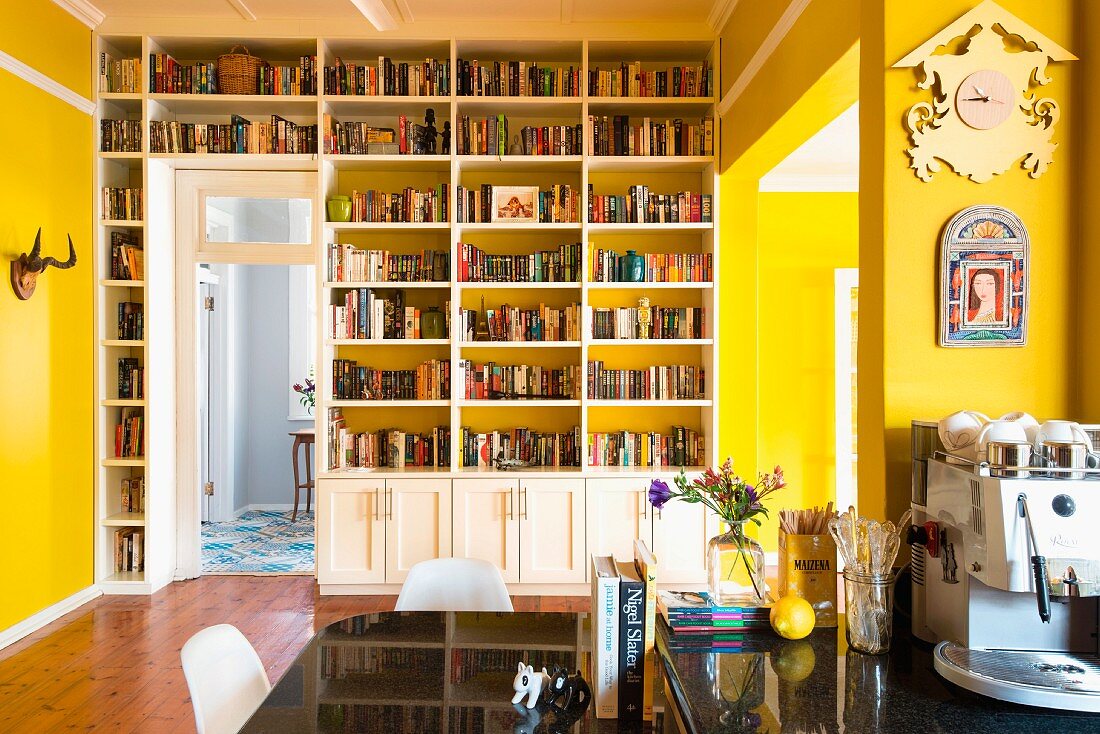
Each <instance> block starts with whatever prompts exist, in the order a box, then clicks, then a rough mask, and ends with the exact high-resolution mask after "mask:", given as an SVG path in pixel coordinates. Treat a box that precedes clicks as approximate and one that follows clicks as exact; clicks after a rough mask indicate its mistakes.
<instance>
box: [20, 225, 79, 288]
mask: <svg viewBox="0 0 1100 734" xmlns="http://www.w3.org/2000/svg"><path fill="white" fill-rule="evenodd" d="M41 251H42V228H41V227H39V228H38V234H36V235H35V236H34V247H32V248H31V251H30V252H29V253H26V252H24V253H23V254H22V255H20V256H19V259H18V260H13V261H12V264H11V287H12V290H14V291H15V295H16V296H18V297H19V298H20V299H21V300H24V301H25V300H27V299H28V298H30V297H31V295H33V294H34V287H35V286H36V285H37V284H38V276H39V275H41V274H42V273H44V272H46V268H48V267H50V266H51V265H53V266H54V267H55V268H58V269H59V270H68V269H69V268H71V267H72V266H73V265H76V248H74V247H73V238H72V237H71V236H69V259H68V260H66V261H65V262H59V261H58V260H57V258H53V257H42V255H41V254H40V253H41Z"/></svg>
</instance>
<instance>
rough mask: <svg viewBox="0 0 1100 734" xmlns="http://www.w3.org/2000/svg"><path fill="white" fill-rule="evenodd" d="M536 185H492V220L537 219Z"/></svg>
mask: <svg viewBox="0 0 1100 734" xmlns="http://www.w3.org/2000/svg"><path fill="white" fill-rule="evenodd" d="M538 201H539V187H538V186H494V187H493V218H492V221H494V222H535V221H538Z"/></svg>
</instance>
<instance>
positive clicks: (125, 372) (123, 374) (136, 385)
mask: <svg viewBox="0 0 1100 734" xmlns="http://www.w3.org/2000/svg"><path fill="white" fill-rule="evenodd" d="M118 397H119V399H120V400H142V399H144V398H145V371H144V370H142V369H141V361H140V360H138V358H137V357H119V360H118Z"/></svg>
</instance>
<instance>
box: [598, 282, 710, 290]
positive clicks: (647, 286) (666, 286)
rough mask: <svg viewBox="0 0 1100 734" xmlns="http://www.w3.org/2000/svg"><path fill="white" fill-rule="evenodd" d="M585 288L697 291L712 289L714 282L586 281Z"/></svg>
mask: <svg viewBox="0 0 1100 734" xmlns="http://www.w3.org/2000/svg"><path fill="white" fill-rule="evenodd" d="M585 288H589V289H591V290H597V291H648V290H661V291H669V290H683V291H692V290H695V291H697V290H712V289H713V288H714V283H586V284H585Z"/></svg>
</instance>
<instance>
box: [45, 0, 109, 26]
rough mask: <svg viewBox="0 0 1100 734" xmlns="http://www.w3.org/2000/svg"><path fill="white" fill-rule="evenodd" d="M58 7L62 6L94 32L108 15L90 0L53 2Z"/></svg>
mask: <svg viewBox="0 0 1100 734" xmlns="http://www.w3.org/2000/svg"><path fill="white" fill-rule="evenodd" d="M53 1H54V3H56V4H57V5H58V6H60V7H61V8H62V9H63V10H64V11H65V12H67V13H68V14H69V15H71V16H73V17H74V18H76V19H77V20H79V21H80V22H81V23H83V24H84V25H86V26H88V27H89V28H91V29H92V30H93V31H94V30H95V29H96V26H98V25H99V24H100V23H102V22H103V19H104V18H106V17H107V14H106V13H104V12H103V11H102V10H100V9H99V8H97V7H96V6H95V5H92V4H91V3H90V2H88V0H53Z"/></svg>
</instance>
